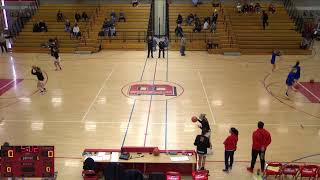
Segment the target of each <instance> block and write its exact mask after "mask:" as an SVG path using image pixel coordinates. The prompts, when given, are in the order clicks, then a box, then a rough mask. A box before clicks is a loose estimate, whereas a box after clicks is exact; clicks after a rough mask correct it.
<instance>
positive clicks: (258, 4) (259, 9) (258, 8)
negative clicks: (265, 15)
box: [254, 3, 261, 14]
mask: <svg viewBox="0 0 320 180" xmlns="http://www.w3.org/2000/svg"><path fill="white" fill-rule="evenodd" d="M254 10H255V12H256V13H257V14H260V13H261V6H260V3H256V5H255V6H254Z"/></svg>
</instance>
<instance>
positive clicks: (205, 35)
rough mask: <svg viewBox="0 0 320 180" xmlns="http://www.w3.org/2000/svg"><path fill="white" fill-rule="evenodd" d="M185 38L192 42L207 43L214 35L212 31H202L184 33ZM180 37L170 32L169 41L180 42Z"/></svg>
mask: <svg viewBox="0 0 320 180" xmlns="http://www.w3.org/2000/svg"><path fill="white" fill-rule="evenodd" d="M183 36H184V37H185V38H186V39H187V40H188V41H190V42H192V41H204V42H207V41H208V40H209V39H210V38H212V36H213V33H212V32H210V31H201V32H183ZM180 39H181V38H180V37H179V36H177V35H176V33H175V32H174V31H170V32H169V40H170V42H171V41H174V42H178V41H180Z"/></svg>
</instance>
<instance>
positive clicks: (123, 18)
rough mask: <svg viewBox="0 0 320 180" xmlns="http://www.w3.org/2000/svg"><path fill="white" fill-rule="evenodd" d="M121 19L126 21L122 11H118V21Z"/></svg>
mask: <svg viewBox="0 0 320 180" xmlns="http://www.w3.org/2000/svg"><path fill="white" fill-rule="evenodd" d="M121 20H123V21H124V22H126V17H125V15H124V12H122V11H120V12H119V22H120V21H121Z"/></svg>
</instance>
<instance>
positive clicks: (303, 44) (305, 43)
mask: <svg viewBox="0 0 320 180" xmlns="http://www.w3.org/2000/svg"><path fill="white" fill-rule="evenodd" d="M309 45H310V41H308V39H307V38H303V39H302V41H301V44H300V49H307V48H308V47H309Z"/></svg>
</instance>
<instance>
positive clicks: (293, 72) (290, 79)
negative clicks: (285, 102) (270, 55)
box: [286, 68, 297, 97]
mask: <svg viewBox="0 0 320 180" xmlns="http://www.w3.org/2000/svg"><path fill="white" fill-rule="evenodd" d="M296 73H297V69H296V68H292V70H291V71H290V72H289V74H288V76H287V80H286V85H287V91H286V96H287V97H288V96H289V92H291V91H297V90H296V89H294V87H293V85H294V83H295V78H296Z"/></svg>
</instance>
